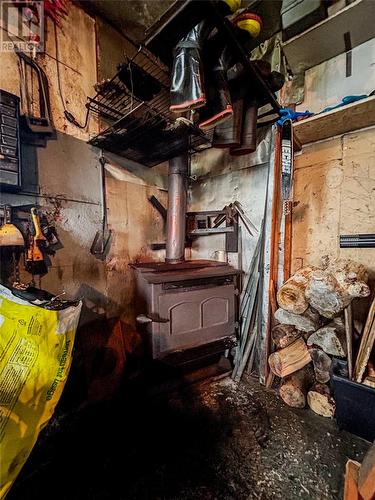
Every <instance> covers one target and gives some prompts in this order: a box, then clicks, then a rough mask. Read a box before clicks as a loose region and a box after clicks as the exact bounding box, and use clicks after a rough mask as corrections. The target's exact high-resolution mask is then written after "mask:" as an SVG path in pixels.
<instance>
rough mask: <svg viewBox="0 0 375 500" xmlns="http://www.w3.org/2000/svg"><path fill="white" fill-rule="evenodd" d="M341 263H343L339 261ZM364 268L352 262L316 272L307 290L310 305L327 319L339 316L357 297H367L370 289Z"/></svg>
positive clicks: (311, 276)
mask: <svg viewBox="0 0 375 500" xmlns="http://www.w3.org/2000/svg"><path fill="white" fill-rule="evenodd" d="M339 262H341V261H339ZM367 278H368V275H367V273H366V272H365V270H364V266H362V265H360V264H357V263H356V262H352V261H345V264H344V263H341V264H340V265H339V267H338V268H335V267H334V265H333V264H332V265H330V266H328V267H327V269H325V270H320V269H317V270H314V271H313V272H312V273H311V274H310V279H309V281H308V283H307V285H306V288H305V297H306V299H307V301H308V302H309V304H310V305H311V306H312V307H313V308H314V309H316V310H317V311H318V313H319V314H321V315H322V316H324V317H326V318H333V317H334V316H336V315H337V314H339V313H340V312H341V311H342V310H343V309H344V308H345V307H346V306H347V305H348V304H350V302H351V301H352V300H353V299H354V298H356V297H367V296H368V295H369V294H370V289H369V287H368V285H367V283H366V281H364V280H367Z"/></svg>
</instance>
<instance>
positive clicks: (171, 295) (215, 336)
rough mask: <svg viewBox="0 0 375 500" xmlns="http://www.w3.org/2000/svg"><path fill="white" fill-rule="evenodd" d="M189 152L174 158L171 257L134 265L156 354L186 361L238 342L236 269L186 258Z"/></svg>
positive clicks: (170, 193)
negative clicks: (186, 259) (162, 260)
mask: <svg viewBox="0 0 375 500" xmlns="http://www.w3.org/2000/svg"><path fill="white" fill-rule="evenodd" d="M188 164H189V159H188V155H187V154H185V155H182V156H179V157H176V158H173V159H172V160H170V162H169V187H168V200H169V201H168V211H167V240H166V262H151V263H145V264H133V265H132V267H133V268H134V269H135V270H136V278H137V302H136V303H137V309H138V312H139V313H141V314H140V316H138V318H137V320H138V322H139V323H143V326H142V327H141V330H143V333H144V334H145V335H146V337H147V341H148V342H147V343H148V345H149V347H150V352H151V355H152V358H153V359H159V360H160V359H163V360H164V361H166V360H167V358H168V360H169V361H170V362H172V361H171V360H173V362H174V363H175V364H182V363H185V362H189V360H195V359H197V358H200V357H207V356H208V355H209V354H210V353H211V354H214V353H219V352H224V351H225V350H226V349H228V348H230V347H232V346H233V345H235V344H236V327H237V309H238V307H237V271H236V270H235V269H234V268H232V267H231V266H229V265H228V264H226V263H224V262H218V261H210V260H192V261H185V239H186V196H187V194H186V191H187V177H188Z"/></svg>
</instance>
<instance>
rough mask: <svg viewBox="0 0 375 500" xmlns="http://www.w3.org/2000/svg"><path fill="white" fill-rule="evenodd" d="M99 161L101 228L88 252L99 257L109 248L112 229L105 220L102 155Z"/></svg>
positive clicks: (105, 200)
mask: <svg viewBox="0 0 375 500" xmlns="http://www.w3.org/2000/svg"><path fill="white" fill-rule="evenodd" d="M99 163H100V196H101V204H102V228H101V230H100V231H97V233H96V234H95V237H94V241H93V242H92V245H91V248H90V253H91V254H92V255H96V256H97V257H99V258H103V257H104V256H105V255H106V253H107V250H108V249H109V247H108V245H109V243H110V241H111V236H112V231H111V230H110V229H108V221H107V196H106V185H105V164H106V163H107V160H106V159H105V158H104V156H101V157H100V158H99Z"/></svg>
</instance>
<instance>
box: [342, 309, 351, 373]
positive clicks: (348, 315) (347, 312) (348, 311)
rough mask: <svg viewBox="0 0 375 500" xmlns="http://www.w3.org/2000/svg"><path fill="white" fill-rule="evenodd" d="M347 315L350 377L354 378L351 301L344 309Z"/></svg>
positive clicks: (346, 334) (346, 333)
mask: <svg viewBox="0 0 375 500" xmlns="http://www.w3.org/2000/svg"><path fill="white" fill-rule="evenodd" d="M344 316H345V336H346V351H347V359H348V378H349V380H352V378H353V311H352V304H351V303H350V304H349V305H348V306H347V307H345V309H344Z"/></svg>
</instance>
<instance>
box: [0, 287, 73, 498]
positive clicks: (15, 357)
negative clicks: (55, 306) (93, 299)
mask: <svg viewBox="0 0 375 500" xmlns="http://www.w3.org/2000/svg"><path fill="white" fill-rule="evenodd" d="M81 306H82V304H81V303H79V304H78V305H77V306H69V307H67V308H65V309H63V310H60V311H52V310H48V309H44V308H43V307H39V306H36V305H33V304H30V303H29V302H27V301H25V300H22V299H19V298H18V297H15V296H14V295H13V294H12V293H11V291H10V290H8V289H7V288H5V287H3V286H1V285H0V499H2V498H4V497H5V495H6V493H7V492H8V491H9V488H10V487H11V485H12V483H13V481H14V480H15V478H16V477H17V474H18V473H19V472H20V470H21V468H22V466H23V465H24V463H25V461H26V459H27V457H28V456H29V454H30V452H31V450H32V448H33V446H34V444H35V443H36V440H37V438H38V434H39V432H40V430H41V429H42V428H43V427H44V426H45V425H46V423H47V422H48V420H49V419H50V418H51V416H52V414H53V411H54V409H55V406H56V404H57V402H58V400H59V398H60V396H61V393H62V390H63V388H64V385H65V382H66V378H67V375H68V373H69V368H70V364H71V355H72V349H73V344H74V337H75V332H76V329H77V325H78V320H79V316H80V312H81Z"/></svg>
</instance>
